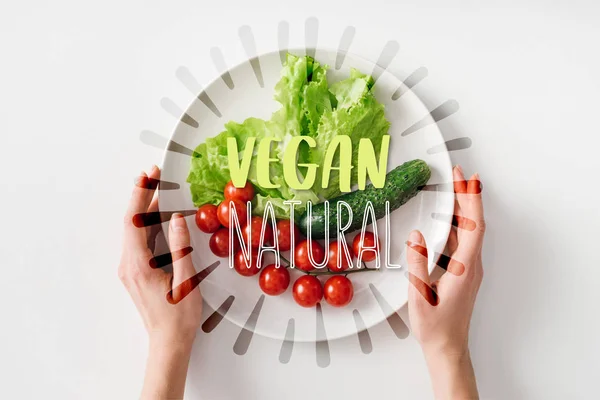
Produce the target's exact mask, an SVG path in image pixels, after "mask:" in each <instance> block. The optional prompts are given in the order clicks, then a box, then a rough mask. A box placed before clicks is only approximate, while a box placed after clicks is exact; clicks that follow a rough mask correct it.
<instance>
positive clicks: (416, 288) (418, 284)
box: [406, 230, 437, 305]
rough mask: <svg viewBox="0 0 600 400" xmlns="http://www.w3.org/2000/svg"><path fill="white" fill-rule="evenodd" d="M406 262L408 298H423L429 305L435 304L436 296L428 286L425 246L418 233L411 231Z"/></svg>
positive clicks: (407, 243)
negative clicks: (408, 284) (408, 283)
mask: <svg viewBox="0 0 600 400" xmlns="http://www.w3.org/2000/svg"><path fill="white" fill-rule="evenodd" d="M406 245H407V249H406V252H407V253H406V261H407V263H408V280H409V282H410V283H411V285H410V286H409V289H408V290H409V296H410V297H411V298H413V299H417V298H419V297H422V298H424V299H425V300H427V302H428V303H429V304H431V305H436V304H437V295H436V294H435V292H434V291H433V290H432V289H431V287H430V285H429V270H428V268H427V247H426V246H427V245H426V244H425V238H423V235H422V234H421V232H419V231H416V230H415V231H412V232H411V233H410V235H409V236H408V241H407V242H406Z"/></svg>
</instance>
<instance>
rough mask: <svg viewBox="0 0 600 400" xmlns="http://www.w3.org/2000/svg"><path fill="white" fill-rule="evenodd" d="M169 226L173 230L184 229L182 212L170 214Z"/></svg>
mask: <svg viewBox="0 0 600 400" xmlns="http://www.w3.org/2000/svg"><path fill="white" fill-rule="evenodd" d="M171 227H172V229H173V231H175V232H179V231H183V230H185V219H183V214H179V213H175V214H173V215H172V216H171Z"/></svg>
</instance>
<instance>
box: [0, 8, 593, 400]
mask: <svg viewBox="0 0 600 400" xmlns="http://www.w3.org/2000/svg"><path fill="white" fill-rule="evenodd" d="M37 3H38V4H25V3H24V2H19V3H16V2H14V3H12V4H10V5H9V4H7V3H3V4H2V6H1V7H0V61H1V62H0V110H1V111H0V134H1V138H2V140H1V142H0V143H1V144H0V167H1V171H2V180H1V183H0V191H1V196H0V199H1V200H0V201H1V203H0V204H1V206H2V218H1V222H2V231H1V233H0V235H1V239H2V240H1V241H0V254H1V258H0V260H1V261H0V265H1V267H2V271H3V276H2V279H0V293H1V294H2V299H1V300H2V314H1V315H2V325H1V329H0V376H1V378H0V382H1V383H0V397H2V398H10V399H21V398H22V399H34V398H42V397H44V398H52V399H80V398H85V399H131V398H136V397H137V396H138V394H139V390H140V387H141V382H142V376H143V366H144V362H145V356H146V345H147V342H146V338H145V332H144V330H143V327H142V324H141V321H140V319H139V317H138V316H137V313H136V310H135V308H134V306H133V304H132V303H131V301H130V300H129V297H128V295H127V294H126V292H125V290H124V289H123V288H122V287H121V284H120V282H119V281H118V279H117V274H116V268H117V264H118V260H119V254H120V241H121V237H122V232H121V228H122V215H123V211H124V209H125V206H126V203H127V200H128V197H129V194H130V191H131V187H132V182H133V177H134V176H135V175H136V174H138V173H139V171H140V170H141V169H146V170H148V169H149V168H150V166H151V165H152V163H159V162H160V160H161V158H162V154H161V151H160V150H158V149H154V148H150V147H147V146H144V145H143V144H141V142H140V141H139V132H140V131H141V130H143V129H150V130H153V131H155V132H158V133H160V134H162V135H163V136H169V135H170V132H171V130H172V129H173V127H174V124H175V119H174V118H173V117H172V116H170V115H169V114H167V113H166V112H165V111H164V110H163V109H162V108H161V107H160V99H161V98H163V97H169V98H171V99H173V100H174V101H175V102H176V103H177V104H179V105H180V107H182V108H184V107H185V106H187V104H188V103H189V101H190V100H191V97H190V93H189V92H187V89H185V88H184V87H183V86H182V85H181V84H180V83H179V82H178V81H177V80H176V78H175V71H176V69H177V68H178V67H179V66H182V65H183V66H187V67H188V68H190V70H191V71H192V72H193V73H194V75H195V76H196V78H197V79H198V80H199V81H200V82H201V83H204V84H206V83H208V82H209V81H210V80H211V79H212V78H213V77H214V76H215V75H216V70H215V68H214V66H213V65H212V62H211V60H210V57H209V50H210V48H211V47H213V46H219V47H220V48H221V49H222V50H223V52H224V54H225V58H226V60H227V62H228V64H229V65H233V64H235V63H238V62H240V61H242V60H243V59H244V58H245V55H244V52H243V49H242V47H241V44H240V42H239V39H238V33H237V30H238V28H239V27H240V26H241V25H244V24H248V25H250V26H251V27H252V28H253V30H254V34H255V36H256V41H257V44H258V50H259V51H260V52H264V51H270V50H274V49H276V46H277V25H278V23H279V21H281V20H286V21H288V22H289V23H290V27H291V44H292V45H302V44H303V37H304V21H305V20H306V18H307V17H310V16H316V17H318V18H319V21H320V27H321V29H320V34H319V45H322V46H326V47H333V48H335V47H337V43H338V41H339V38H340V36H341V34H342V32H343V30H344V28H345V27H346V26H347V25H353V26H355V27H356V29H357V36H356V40H355V42H354V44H353V46H352V47H351V51H354V52H357V53H360V54H362V55H365V56H367V57H369V58H371V59H376V58H377V56H378V54H379V52H380V50H381V48H382V47H383V45H384V44H385V43H386V42H387V41H388V40H397V41H398V42H399V43H400V46H401V50H400V53H399V55H398V57H397V58H396V60H395V62H394V65H393V69H394V70H395V71H396V72H397V74H398V75H399V76H400V77H401V78H403V77H405V76H406V75H407V74H408V73H410V72H412V71H413V70H415V69H416V68H418V67H420V66H425V67H426V68H427V69H428V70H429V77H428V78H427V79H426V80H425V81H423V82H422V83H421V84H419V85H418V86H417V87H415V91H416V92H417V93H418V94H419V95H420V96H421V97H422V98H423V100H424V102H425V103H426V105H428V106H429V108H430V109H432V108H434V107H436V106H437V105H439V104H441V103H442V102H443V101H445V100H448V99H456V100H458V102H459V103H460V111H459V112H458V113H457V114H455V115H453V116H452V117H450V118H448V119H446V120H444V121H442V122H441V123H440V128H441V129H442V131H443V133H444V135H445V136H446V138H447V139H452V138H455V137H463V136H468V137H471V138H472V139H473V146H472V147H471V148H470V149H468V150H463V151H459V152H455V153H453V159H454V161H455V162H460V163H461V164H462V165H463V166H464V169H465V171H466V172H475V171H477V172H479V173H480V174H481V178H482V180H483V182H484V188H485V191H484V198H485V207H486V217H487V221H488V227H489V228H488V232H487V238H486V244H485V251H484V266H485V270H486V274H485V278H484V283H483V286H482V288H481V291H480V295H479V299H478V303H477V306H476V311H475V315H474V317H473V322H472V329H471V331H472V332H471V349H472V357H473V361H474V364H475V369H476V372H477V378H478V383H479V387H480V391H481V395H482V397H483V398H486V399H565V398H577V399H589V398H592V397H594V396H595V395H596V393H597V382H596V380H597V365H598V364H597V357H598V356H599V355H600V351H599V347H600V346H599V344H598V337H599V335H600V329H599V328H600V327H599V323H598V311H597V310H598V300H600V299H599V296H598V294H597V291H596V290H597V286H596V285H595V283H597V282H598V281H599V278H600V272H599V271H600V256H599V251H598V239H599V235H598V233H597V232H598V226H599V225H600V212H599V211H598V194H599V190H598V183H597V176H598V172H599V171H600V157H599V156H598V154H597V153H598V142H599V140H598V135H599V134H600V132H599V130H598V127H597V122H596V121H597V115H598V106H599V105H600V104H599V103H600V102H599V101H598V93H599V92H600V77H599V71H600V58H599V56H598V51H597V46H598V39H599V38H600V25H599V24H598V19H599V17H600V12H599V8H600V7H599V6H598V5H597V4H594V2H592V1H568V2H567V1H564V2H558V1H555V2H549V1H547V2H542V1H527V2H522V1H521V2H517V1H509V0H504V1H498V2H496V1H493V2H492V1H488V2H482V1H480V2H469V1H456V0H454V1H430V2H421V1H405V2H391V1H389V2H385V1H378V0H369V1H364V0H363V1H360V2H358V1H357V2H352V1H344V2H339V4H335V3H334V2H325V1H318V2H316V1H302V2H291V3H289V4H288V2H283V1H278V2H272V4H269V3H268V2H264V1H263V2H260V1H252V2H247V1H237V2H235V3H236V4H234V3H233V2H226V1H221V2H211V3H210V4H202V2H200V1H189V2H182V1H171V2H166V1H162V2H160V1H149V2H143V3H142V2H138V1H132V2H116V1H102V2H97V3H96V4H95V5H90V4H83V2H76V1H72V2H66V1H55V2H51V3H50V2H48V3H46V2H41V1H38V2H37ZM400 3H403V4H400ZM425 3H427V4H429V5H428V6H425V5H423V4H425ZM209 311H210V310H207V313H208V312H209ZM401 315H403V316H405V315H406V313H405V311H402V310H401ZM238 332H239V328H237V327H235V326H233V325H231V324H229V323H227V322H224V323H222V324H221V325H219V326H218V327H217V328H216V329H215V330H214V331H213V332H212V333H211V334H208V335H207V334H204V333H202V332H200V333H199V336H198V338H197V341H196V347H195V348H194V353H193V360H192V365H191V368H190V374H189V376H188V392H187V395H188V397H189V398H200V399H210V400H212V399H261V400H269V399H281V398H286V399H306V398H309V396H310V398H318V399H321V398H327V399H366V398H368V397H375V398H379V399H398V398H410V399H427V398H431V397H432V393H431V389H430V387H429V381H428V376H427V372H426V369H425V365H424V362H423V359H422V357H421V354H420V350H419V348H418V346H417V344H416V342H415V341H414V339H412V338H410V337H409V338H407V339H405V340H398V339H397V338H396V336H395V335H394V334H393V332H392V331H391V329H390V328H389V326H388V325H387V324H385V323H384V324H381V325H379V326H376V327H374V328H372V329H370V333H371V337H372V339H373V352H372V353H371V354H369V355H365V354H362V353H361V351H360V348H359V346H358V342H357V340H356V337H350V338H347V339H344V340H339V341H334V342H331V343H330V347H331V352H332V360H331V365H330V366H329V367H328V368H325V369H321V368H318V367H317V366H316V362H315V351H314V345H310V344H303V345H298V344H297V345H296V346H295V348H294V353H293V355H292V359H291V362H290V363H289V364H287V365H282V364H280V363H279V361H278V354H279V348H280V343H279V342H276V341H273V340H270V339H266V338H261V337H256V336H255V337H254V339H253V341H252V344H251V345H250V348H249V350H248V353H247V354H246V355H245V356H237V355H235V354H234V353H233V351H232V346H233V343H234V341H235V339H236V338H237V335H238ZM594 378H596V380H594Z"/></svg>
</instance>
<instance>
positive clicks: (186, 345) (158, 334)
mask: <svg viewBox="0 0 600 400" xmlns="http://www.w3.org/2000/svg"><path fill="white" fill-rule="evenodd" d="M195 338H196V333H195V332H193V333H185V332H182V333H177V332H164V331H154V332H151V333H150V335H149V344H150V351H151V352H154V351H159V352H161V353H163V352H175V353H181V352H189V351H191V349H192V345H193V344H194V339H195Z"/></svg>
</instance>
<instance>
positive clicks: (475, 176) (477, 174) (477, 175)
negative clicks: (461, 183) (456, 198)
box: [473, 172, 480, 181]
mask: <svg viewBox="0 0 600 400" xmlns="http://www.w3.org/2000/svg"><path fill="white" fill-rule="evenodd" d="M473 179H475V180H476V181H478V180H480V179H479V172H475V174H473Z"/></svg>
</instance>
